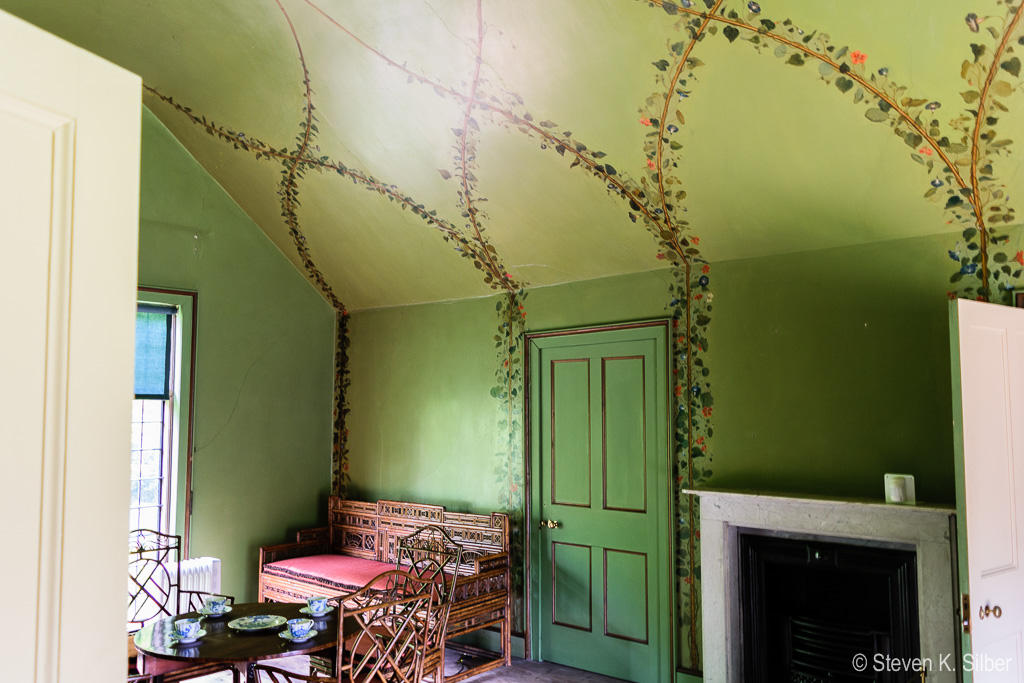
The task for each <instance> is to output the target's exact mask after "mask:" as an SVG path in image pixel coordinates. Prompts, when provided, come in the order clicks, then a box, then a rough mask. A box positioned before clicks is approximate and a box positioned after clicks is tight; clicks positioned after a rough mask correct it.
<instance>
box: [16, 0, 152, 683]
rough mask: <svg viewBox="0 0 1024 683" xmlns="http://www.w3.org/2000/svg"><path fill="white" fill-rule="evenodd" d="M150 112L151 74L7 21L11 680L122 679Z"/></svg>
mask: <svg viewBox="0 0 1024 683" xmlns="http://www.w3.org/2000/svg"><path fill="white" fill-rule="evenodd" d="M140 120H141V107H140V82H139V79H138V78H137V77H135V76H133V75H131V74H129V73H127V72H125V71H123V70H122V69H120V68H118V67H115V66H113V65H111V64H109V63H107V62H104V61H103V60H101V59H99V58H97V57H95V56H93V55H90V54H88V53H86V52H84V51H83V50H80V49H78V48H76V47H74V46H72V45H70V44H68V43H66V42H64V41H61V40H59V39H57V38H55V37H54V36H51V35H49V34H47V33H45V32H43V31H40V30H39V29H36V28H34V27H32V26H30V25H29V24H26V23H25V22H23V21H20V20H18V19H15V18H14V17H11V16H10V15H8V14H5V13H3V12H0V149H3V150H4V163H3V164H0V245H2V246H0V320H2V321H3V326H4V327H3V334H2V335H0V378H2V379H0V463H2V465H0V516H2V517H0V518H2V519H4V520H6V522H5V524H4V525H3V526H2V529H3V530H2V532H0V543H2V545H3V547H4V548H5V549H7V550H8V551H9V552H10V555H11V558H16V561H9V562H6V563H5V567H4V578H5V580H6V582H7V584H8V586H9V587H10V588H12V589H13V590H9V591H8V595H9V599H10V602H11V604H10V605H8V607H7V610H6V611H7V614H8V615H9V616H11V617H12V618H9V619H5V620H2V621H0V642H3V643H4V648H5V651H6V652H16V653H19V655H18V656H17V657H8V658H6V660H7V661H5V663H4V672H3V676H2V678H3V679H4V680H11V681H18V682H19V683H21V682H25V683H44V682H45V683H50V682H58V681H69V682H70V681H87V682H89V683H91V682H93V681H95V682H96V683H99V682H100V681H104V682H105V681H110V680H118V679H120V680H124V675H125V656H126V655H125V652H124V643H125V641H124V618H125V616H124V604H125V603H124V601H125V594H124V591H125V580H126V579H125V532H126V514H127V500H128V471H127V470H128V458H127V453H128V447H129V438H130V419H131V418H130V416H131V376H132V357H133V344H132V339H133V331H134V327H133V321H134V299H135V287H136V260H137V246H138V192H139V134H140ZM9 559H10V558H9ZM8 648H9V649H8Z"/></svg>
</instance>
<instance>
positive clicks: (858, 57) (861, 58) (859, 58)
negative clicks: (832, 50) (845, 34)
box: [850, 50, 868, 64]
mask: <svg viewBox="0 0 1024 683" xmlns="http://www.w3.org/2000/svg"><path fill="white" fill-rule="evenodd" d="M850 61H851V62H853V63H854V64H863V63H864V62H866V61H868V56H867V55H866V54H864V53H863V52H861V51H860V50H854V51H853V52H852V53H851V54H850Z"/></svg>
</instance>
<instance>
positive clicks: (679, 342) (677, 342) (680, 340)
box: [676, 337, 686, 344]
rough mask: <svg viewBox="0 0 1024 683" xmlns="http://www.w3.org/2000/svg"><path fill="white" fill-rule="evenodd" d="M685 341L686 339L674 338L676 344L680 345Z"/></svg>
mask: <svg viewBox="0 0 1024 683" xmlns="http://www.w3.org/2000/svg"><path fill="white" fill-rule="evenodd" d="M684 341H686V337H676V344H682V343H683V342H684Z"/></svg>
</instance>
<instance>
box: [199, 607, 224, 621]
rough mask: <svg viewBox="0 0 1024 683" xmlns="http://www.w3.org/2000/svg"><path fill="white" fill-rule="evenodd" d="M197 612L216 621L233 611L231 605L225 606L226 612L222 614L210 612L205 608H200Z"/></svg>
mask: <svg viewBox="0 0 1024 683" xmlns="http://www.w3.org/2000/svg"><path fill="white" fill-rule="evenodd" d="M196 611H197V612H199V613H200V614H202V615H203V616H204V617H209V618H210V619H216V618H217V617H222V616H224V615H225V614H227V613H228V612H230V611H231V605H224V610H223V611H222V612H211V611H210V610H208V609H206V607H205V606H203V607H200V608H199V609H198V610H196Z"/></svg>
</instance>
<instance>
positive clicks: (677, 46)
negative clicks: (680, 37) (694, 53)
mask: <svg viewBox="0 0 1024 683" xmlns="http://www.w3.org/2000/svg"><path fill="white" fill-rule="evenodd" d="M685 51H686V43H684V42H683V41H679V42H678V43H673V44H672V52H675V53H676V54H677V55H682V54H683V52H685Z"/></svg>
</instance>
